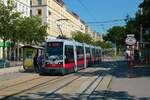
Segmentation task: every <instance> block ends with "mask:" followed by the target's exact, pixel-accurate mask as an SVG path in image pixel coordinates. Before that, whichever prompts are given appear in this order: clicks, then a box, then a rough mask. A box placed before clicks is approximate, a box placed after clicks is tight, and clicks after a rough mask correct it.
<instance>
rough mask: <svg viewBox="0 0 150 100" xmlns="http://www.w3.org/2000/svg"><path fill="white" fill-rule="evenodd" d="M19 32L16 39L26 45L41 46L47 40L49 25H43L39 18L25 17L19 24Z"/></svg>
mask: <svg viewBox="0 0 150 100" xmlns="http://www.w3.org/2000/svg"><path fill="white" fill-rule="evenodd" d="M18 25H19V30H18V32H17V33H19V34H17V36H16V38H18V40H19V41H20V42H23V43H26V44H33V43H34V44H39V43H41V42H43V41H44V40H45V37H46V35H47V25H46V24H44V23H43V24H42V20H41V18H40V17H38V16H31V17H24V18H22V19H21V20H20V22H19V24H18Z"/></svg>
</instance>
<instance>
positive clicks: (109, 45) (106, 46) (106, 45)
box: [95, 41, 113, 49]
mask: <svg viewBox="0 0 150 100" xmlns="http://www.w3.org/2000/svg"><path fill="white" fill-rule="evenodd" d="M95 45H97V46H100V47H101V48H103V49H109V48H112V47H113V46H112V43H111V42H108V41H103V42H102V41H96V42H95Z"/></svg>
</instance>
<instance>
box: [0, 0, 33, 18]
mask: <svg viewBox="0 0 150 100" xmlns="http://www.w3.org/2000/svg"><path fill="white" fill-rule="evenodd" d="M2 1H3V2H4V4H5V5H7V0H2ZM14 3H15V6H16V10H17V11H18V12H20V13H21V14H22V15H23V16H30V0H14Z"/></svg>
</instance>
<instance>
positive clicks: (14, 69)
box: [0, 66, 24, 75]
mask: <svg viewBox="0 0 150 100" xmlns="http://www.w3.org/2000/svg"><path fill="white" fill-rule="evenodd" d="M23 70H24V69H23V66H16V67H9V68H3V69H0V75H3V74H8V73H14V72H20V71H23Z"/></svg>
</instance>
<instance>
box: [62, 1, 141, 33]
mask: <svg viewBox="0 0 150 100" xmlns="http://www.w3.org/2000/svg"><path fill="white" fill-rule="evenodd" d="M143 1H144V0H64V2H65V4H66V6H67V9H68V10H69V11H73V12H75V13H77V14H78V15H79V16H80V18H81V19H82V20H83V21H85V22H86V24H88V26H90V27H91V28H92V30H93V31H95V32H99V33H101V34H105V33H106V32H107V30H108V29H109V28H111V27H112V26H117V25H119V26H120V25H121V26H123V25H125V22H124V21H123V20H120V19H125V18H126V16H127V15H129V16H131V17H134V16H135V13H136V12H137V11H138V9H139V8H138V6H139V4H140V3H142V2H143ZM114 20H120V21H114ZM105 21H106V22H107V23H103V22H105ZM89 22H101V23H98V24H91V23H89Z"/></svg>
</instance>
